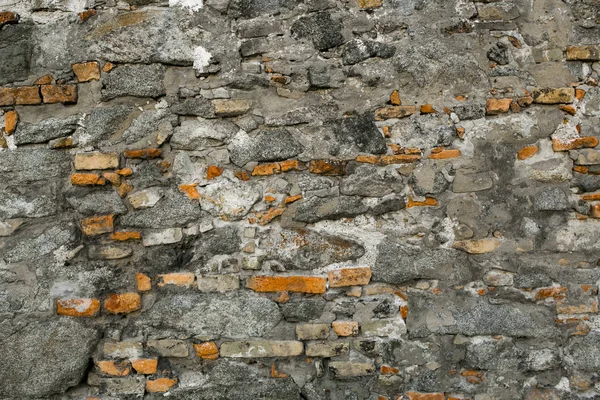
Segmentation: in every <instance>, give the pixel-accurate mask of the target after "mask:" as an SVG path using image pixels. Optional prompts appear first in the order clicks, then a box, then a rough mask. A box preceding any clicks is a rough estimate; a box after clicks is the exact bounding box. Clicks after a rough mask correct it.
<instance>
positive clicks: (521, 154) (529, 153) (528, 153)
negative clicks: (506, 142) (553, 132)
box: [517, 146, 539, 160]
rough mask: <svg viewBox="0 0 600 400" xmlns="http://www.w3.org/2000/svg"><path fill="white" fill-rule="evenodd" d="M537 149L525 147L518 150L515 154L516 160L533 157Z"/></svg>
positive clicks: (535, 147)
mask: <svg viewBox="0 0 600 400" xmlns="http://www.w3.org/2000/svg"><path fill="white" fill-rule="evenodd" d="M538 150H539V149H538V147H537V146H526V147H523V148H522V149H521V150H519V151H518V152H517V159H518V160H526V159H528V158H531V157H533V156H534V155H536V154H537V152H538Z"/></svg>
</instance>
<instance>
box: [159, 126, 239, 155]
mask: <svg viewBox="0 0 600 400" xmlns="http://www.w3.org/2000/svg"><path fill="white" fill-rule="evenodd" d="M238 130H239V129H238V127H237V126H236V125H235V124H234V123H233V122H230V121H226V120H220V119H211V120H207V119H201V118H198V119H186V120H184V121H183V122H182V123H181V125H180V126H179V127H178V128H176V129H175V133H174V134H173V137H172V138H171V146H173V148H175V149H182V150H202V149H205V148H206V147H213V146H221V145H222V144H223V143H225V142H226V141H227V140H228V139H229V138H230V137H231V136H233V135H234V134H235V133H236V132H237V131H238Z"/></svg>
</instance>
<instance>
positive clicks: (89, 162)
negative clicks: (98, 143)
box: [75, 151, 119, 171]
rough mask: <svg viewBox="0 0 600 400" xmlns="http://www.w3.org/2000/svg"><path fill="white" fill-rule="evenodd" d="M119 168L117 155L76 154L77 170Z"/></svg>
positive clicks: (96, 152)
mask: <svg viewBox="0 0 600 400" xmlns="http://www.w3.org/2000/svg"><path fill="white" fill-rule="evenodd" d="M118 167H119V155H118V154H117V153H101V152H98V151H95V152H91V153H77V154H75V169H76V170H88V171H89V170H94V169H112V168H118Z"/></svg>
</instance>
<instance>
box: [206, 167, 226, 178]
mask: <svg viewBox="0 0 600 400" xmlns="http://www.w3.org/2000/svg"><path fill="white" fill-rule="evenodd" d="M222 173H223V168H221V167H217V166H216V165H209V166H208V168H207V169H206V179H208V180H209V181H210V180H211V179H215V178H216V177H217V176H221V174H222Z"/></svg>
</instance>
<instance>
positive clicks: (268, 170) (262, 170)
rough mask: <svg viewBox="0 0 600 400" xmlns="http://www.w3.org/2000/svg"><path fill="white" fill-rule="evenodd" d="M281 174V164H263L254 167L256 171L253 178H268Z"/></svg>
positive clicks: (253, 172) (253, 171)
mask: <svg viewBox="0 0 600 400" xmlns="http://www.w3.org/2000/svg"><path fill="white" fill-rule="evenodd" d="M280 172H281V166H280V165H279V163H271V164H262V165H257V166H255V167H254V169H253V170H252V176H268V175H273V174H278V173H280ZM243 180H247V179H243Z"/></svg>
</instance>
